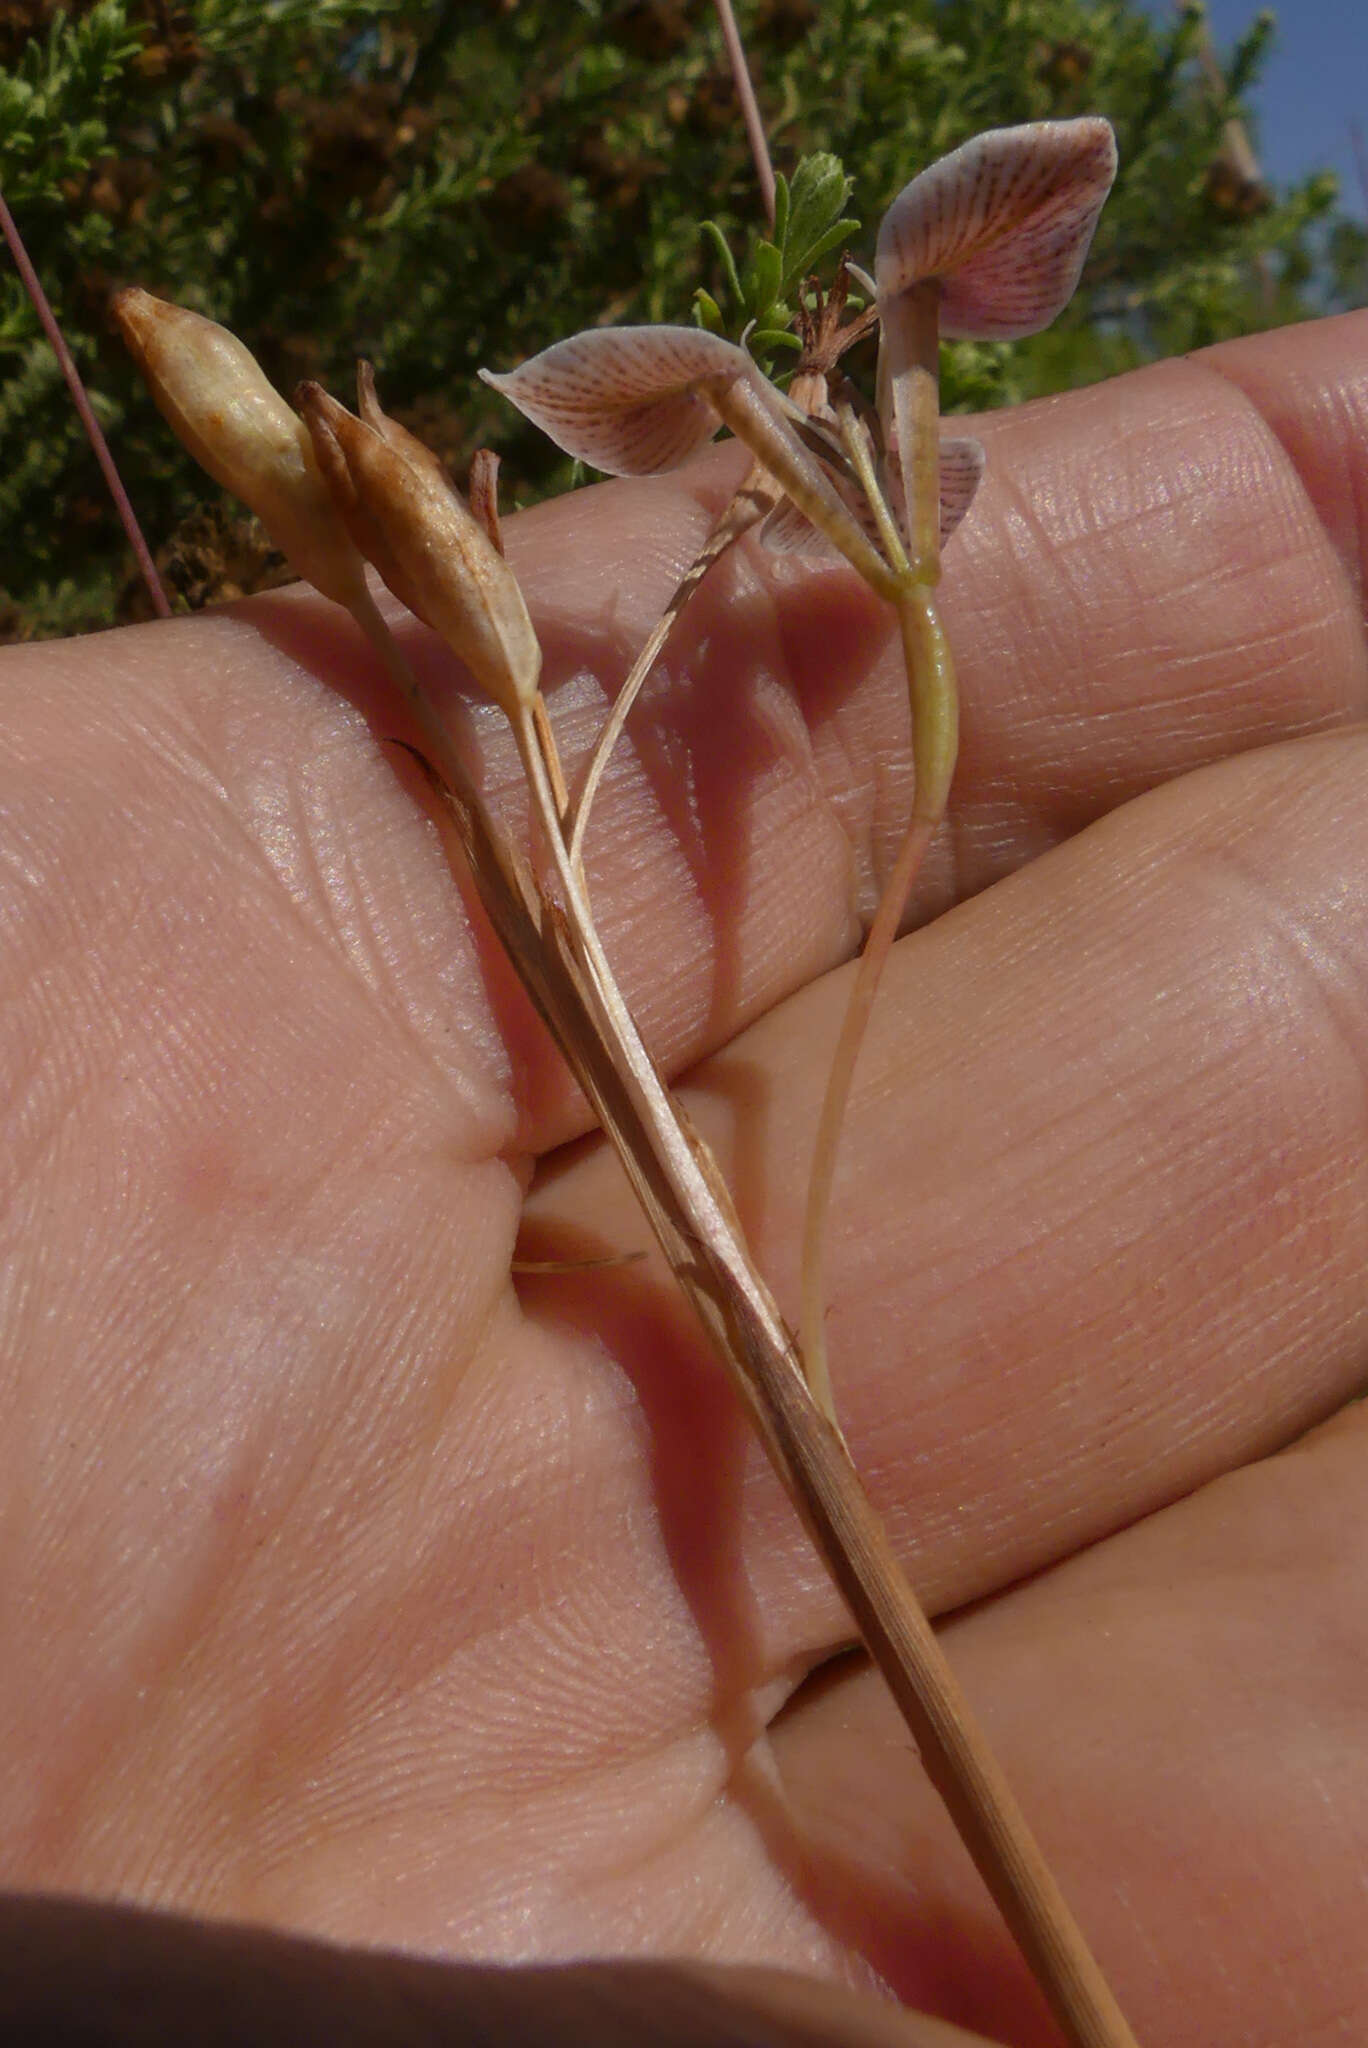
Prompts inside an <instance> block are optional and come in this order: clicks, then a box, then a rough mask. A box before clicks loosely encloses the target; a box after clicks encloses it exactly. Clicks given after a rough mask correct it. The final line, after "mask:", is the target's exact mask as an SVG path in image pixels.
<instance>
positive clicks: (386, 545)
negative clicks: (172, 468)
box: [296, 374, 541, 718]
mask: <svg viewBox="0 0 1368 2048" xmlns="http://www.w3.org/2000/svg"><path fill="white" fill-rule="evenodd" d="M361 391H362V404H363V406H364V407H365V409H366V412H367V418H366V419H364V420H359V419H357V417H356V416H355V414H354V413H350V412H348V411H347V408H346V406H345V405H339V404H338V402H337V400H336V399H335V398H330V397H329V395H328V393H327V392H326V391H325V390H324V389H323V387H322V386H321V385H320V384H301V385H300V387H299V390H298V392H297V393H296V402H297V404H298V406H299V409H300V411H301V412H302V414H303V415H304V419H305V422H306V424H307V427H308V431H309V433H310V434H311V436H312V437H313V445H314V450H315V453H316V455H317V459H318V465H319V468H320V470H321V471H322V473H323V476H324V477H325V479H326V481H327V485H328V489H329V490H330V491H331V492H332V495H333V500H334V502H335V504H336V506H337V509H338V513H339V515H340V516H341V518H342V520H343V522H344V523H345V525H346V528H347V531H348V533H349V534H350V535H351V538H352V540H353V541H354V542H355V543H356V546H357V547H358V548H359V549H360V550H361V552H362V554H363V555H365V557H366V558H367V560H368V561H370V562H372V563H373V564H374V565H375V567H376V568H377V569H378V570H379V571H380V574H381V576H382V577H383V578H384V580H385V582H386V584H387V585H388V586H389V588H390V589H391V590H392V591H393V592H394V594H395V596H396V597H397V598H399V599H400V600H401V602H402V603H404V604H406V605H407V606H408V608H409V610H410V611H411V612H415V613H416V614H417V615H418V617H419V618H420V619H422V620H423V622H424V623H425V624H426V625H428V626H431V628H432V629H433V631H434V632H435V633H438V634H440V635H441V637H442V639H443V640H445V642H446V644H447V646H448V647H449V648H450V649H451V651H452V653H453V654H455V655H457V656H459V658H460V659H461V660H462V661H463V662H464V663H465V665H466V667H467V668H468V669H469V670H470V672H471V674H472V675H473V676H474V677H475V680H476V681H477V682H478V683H479V684H480V686H481V688H482V689H484V690H485V691H487V692H488V694H489V695H490V696H491V697H492V698H493V699H494V702H495V703H496V704H498V705H499V707H500V708H501V710H503V711H504V712H505V713H506V715H507V716H508V717H509V718H517V717H519V716H520V715H521V714H522V713H523V712H525V711H526V709H527V708H528V707H529V706H530V705H531V703H532V702H533V700H534V698H535V697H536V695H537V687H538V682H539V680H540V676H541V649H540V647H539V646H538V645H537V636H536V634H535V633H534V632H533V630H532V621H531V620H530V619H529V617H528V616H527V607H526V605H525V604H524V603H523V596H522V592H521V591H520V590H519V588H518V584H517V580H516V578H515V577H514V575H513V571H512V570H511V569H510V568H509V566H508V564H507V563H506V562H505V561H504V559H503V556H502V555H501V554H499V552H498V550H497V549H496V548H495V547H494V546H493V544H492V543H491V542H490V540H489V538H488V537H487V535H486V534H485V533H484V531H483V529H482V528H481V527H480V526H479V525H478V523H477V522H476V521H475V520H474V519H473V518H472V517H471V514H470V512H469V511H468V510H467V508H466V506H465V504H464V503H463V501H462V499H461V496H460V494H459V492H458V491H456V489H455V488H454V487H453V485H452V484H451V482H450V480H449V479H448V477H447V475H446V472H445V470H444V469H443V468H442V465H441V463H440V462H439V461H438V460H437V457H436V456H435V455H433V454H432V452H431V451H430V450H429V449H427V448H425V447H424V446H423V444H422V442H421V441H418V440H417V439H415V437H414V436H413V435H412V434H410V433H409V432H408V431H407V429H405V428H403V427H401V426H400V425H399V423H398V421H397V420H391V419H388V418H387V417H386V415H385V414H384V413H382V412H381V411H380V408H379V405H378V403H377V402H376V401H375V395H374V391H373V389H372V388H370V387H369V385H368V383H367V381H366V379H365V377H364V374H363V378H362V385H361Z"/></svg>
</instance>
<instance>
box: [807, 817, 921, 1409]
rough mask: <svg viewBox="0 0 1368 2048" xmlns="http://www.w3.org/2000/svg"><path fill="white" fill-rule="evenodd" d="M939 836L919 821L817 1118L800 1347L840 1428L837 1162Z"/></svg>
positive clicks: (861, 972)
mask: <svg viewBox="0 0 1368 2048" xmlns="http://www.w3.org/2000/svg"><path fill="white" fill-rule="evenodd" d="M934 830H935V826H934V825H933V824H932V822H931V821H930V820H929V819H927V818H913V819H912V821H911V823H910V824H909V825H908V828H907V831H906V833H905V834H904V836H903V843H902V846H901V848H900V849H899V853H898V858H897V860H896V861H895V863H894V866H893V871H892V873H891V874H890V875H889V877H888V881H887V883H886V884H885V887H884V891H883V894H882V896H881V897H880V898H879V907H878V909H877V911H876V912H875V915H874V922H873V924H872V925H871V926H870V928H869V936H868V938H867V939H866V940H865V944H864V949H863V951H862V952H861V954H860V960H859V965H858V966H857V968H856V970H855V982H854V986H853V987H852V989H851V991H850V997H849V1000H848V1001H847V1003H846V1010H845V1015H844V1016H843V1017H842V1019H841V1029H840V1033H839V1035H838V1037H837V1040H836V1050H835V1052H834V1053H833V1054H832V1057H831V1068H830V1071H829V1072H828V1074H827V1080H826V1088H825V1091H824V1093H823V1095H822V1107H821V1111H820V1113H819V1115H818V1118H817V1135H816V1137H815V1138H814V1140H813V1145H812V1165H811V1168H810V1169H809V1174H808V1196H807V1208H806V1211H805V1214H804V1217H803V1285H802V1306H801V1310H800V1321H799V1325H798V1333H799V1334H798V1348H799V1351H800V1352H801V1354H802V1359H803V1364H804V1366H805V1367H806V1369H807V1378H808V1385H809V1386H810V1387H811V1389H812V1392H813V1397H814V1399H815V1400H816V1401H817V1402H818V1403H819V1404H820V1406H821V1408H822V1410H823V1413H824V1414H826V1415H828V1416H830V1418H831V1420H832V1421H833V1422H834V1421H835V1420H836V1406H835V1398H834V1395H833V1391H832V1385H831V1367H830V1364H829V1363H828V1359H827V1341H826V1301H827V1278H826V1252H827V1240H828V1237H829V1236H830V1232H829V1230H828V1228H827V1224H828V1218H829V1216H830V1213H831V1196H832V1190H833V1187H834V1185H835V1179H836V1159H837V1154H838V1152H839V1149H840V1143H841V1130H842V1126H843V1125H844V1123H845V1113H846V1108H847V1106H848V1104H849V1101H850V1089H851V1083H852V1082H853V1080H854V1078H855V1063H856V1061H857V1060H858V1059H859V1057H860V1051H861V1048H862V1047H863V1045H864V1041H865V1034H866V1032H867V1030H868V1028H869V1018H870V1012H871V1011H872V1010H873V1007H874V998H875V996H876V995H877V994H878V993H879V983H880V982H881V980H882V979H883V971H884V968H885V966H886V965H887V962H888V955H889V953H890V951H891V950H892V946H893V941H894V939H895V938H896V937H897V936H898V925H899V923H900V921H901V919H902V914H903V908H904V906H905V904H906V902H907V898H908V894H909V892H910V891H911V888H912V884H913V882H914V881H915V879H916V875H917V870H918V868H919V867H920V866H921V861H922V855H923V854H924V853H925V851H926V848H927V845H928V844H929V842H930V839H931V835H932V833H933V832H934Z"/></svg>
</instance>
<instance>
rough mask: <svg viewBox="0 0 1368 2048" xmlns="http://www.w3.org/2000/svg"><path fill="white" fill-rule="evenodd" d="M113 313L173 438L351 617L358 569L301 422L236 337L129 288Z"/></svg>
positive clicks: (358, 589) (362, 576)
mask: <svg viewBox="0 0 1368 2048" xmlns="http://www.w3.org/2000/svg"><path fill="white" fill-rule="evenodd" d="M112 311H113V313H114V317H115V319H116V320H117V321H118V323H119V327H120V330H121V331H122V334H123V338H124V340H125V342H126V343H127V345H128V349H129V352H130V353H131V355H132V356H133V359H134V361H135V362H136V363H137V365H138V368H139V370H140V371H141V372H142V375H143V378H144V380H145V381H146V384H147V387H148V389H149V391H150V392H151V393H152V396H153V398H154V399H155V400H156V403H157V405H158V407H159V408H160V410H161V412H162V413H163V415H164V416H165V418H166V420H167V422H168V424H169V425H170V427H171V428H172V431H173V432H174V433H175V435H176V437H177V439H178V440H179V441H181V442H182V444H183V445H184V446H185V447H186V448H187V449H188V450H189V452H190V454H191V455H193V456H194V458H195V460H196V462H198V463H199V465H200V467H201V468H202V469H204V470H207V471H208V473H209V475H210V476H211V477H213V479H214V481H215V482H216V483H220V484H222V485H223V487H224V489H225V490H228V491H232V493H233V494H234V496H235V497H238V498H241V499H242V501H243V503H244V504H246V505H250V506H251V508H252V510H253V511H254V512H255V513H256V515H257V517H258V518H259V519H260V520H261V523H262V525H263V526H264V527H265V528H266V530H267V532H268V533H269V534H270V536H271V538H272V540H273V541H274V542H275V544H276V546H277V547H278V548H279V549H280V550H281V552H282V554H284V556H285V557H286V559H287V560H288V562H289V563H290V566H291V567H292V568H293V569H295V570H296V571H297V572H298V573H299V575H301V576H303V577H304V578H305V579H306V581H308V582H310V583H312V584H313V585H314V587H315V588H316V589H318V590H321V591H322V592H323V594H324V596H325V597H330V598H332V599H333V600H334V601H335V602H336V603H337V604H342V605H345V606H346V607H347V609H348V610H349V611H351V610H354V609H355V608H356V606H357V605H358V603H363V602H365V601H366V572H365V566H364V564H363V562H362V560H361V557H360V555H359V554H358V552H357V550H356V548H355V547H354V546H353V544H352V542H351V540H350V539H349V537H348V535H347V532H346V529H345V527H344V526H343V524H342V521H341V519H340V518H339V517H338V514H337V511H336V509H335V507H334V505H333V501H332V498H331V496H330V495H329V492H328V488H327V486H326V484H325V483H324V481H323V478H322V476H321V475H320V473H319V469H318V464H317V462H316V461H315V459H314V452H313V445H312V443H311V441H310V439H309V436H308V433H307V432H306V430H305V427H304V423H303V421H302V420H300V419H299V417H298V416H297V415H296V414H295V413H293V412H292V411H291V410H290V408H289V406H288V405H287V404H286V403H285V400H284V399H283V398H282V397H281V396H280V393H279V392H278V391H277V390H276V389H275V387H274V386H273V385H272V384H271V383H270V382H269V381H268V379H267V378H266V376H265V374H264V373H263V371H262V369H261V366H260V364H259V363H258V362H257V360H256V358H255V356H253V355H252V353H251V351H250V350H249V349H248V348H247V347H245V345H244V344H243V343H242V342H240V341H239V340H238V338H237V336H236V335H235V334H230V333H229V331H228V329H227V328H226V327H220V326H219V325H218V324H217V322H216V321H213V320H206V319H205V318H204V316H203V314H201V313H192V312H191V311H190V310H189V308H188V307H185V306H173V305H171V304H170V303H169V302H168V301H167V300H165V299H158V298H154V297H153V295H152V293H151V292H145V291H141V290H139V289H138V288H137V287H135V286H130V287H129V288H128V289H127V290H125V291H121V292H119V293H117V294H116V296H115V298H114V300H113V305H112Z"/></svg>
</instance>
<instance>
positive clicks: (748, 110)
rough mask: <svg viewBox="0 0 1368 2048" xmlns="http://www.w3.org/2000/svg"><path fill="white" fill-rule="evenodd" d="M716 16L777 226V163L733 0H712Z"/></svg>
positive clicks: (769, 218) (762, 185)
mask: <svg viewBox="0 0 1368 2048" xmlns="http://www.w3.org/2000/svg"><path fill="white" fill-rule="evenodd" d="M713 6H714V7H715V8H716V9H717V18H718V20H719V21H720V22H721V24H722V40H723V42H724V43H725V44H726V46H727V62H728V63H729V64H730V65H731V74H732V78H733V80H734V81H735V84H736V97H737V99H738V100H739V101H740V102H741V117H742V119H743V120H744V121H745V124H746V140H747V141H748V142H749V144H750V153H751V157H752V159H753V161H754V163H755V176H756V180H757V182H758V183H759V186H760V198H761V200H762V202H763V204H764V208H765V218H766V220H767V221H768V222H769V224H770V226H771V228H772V227H773V226H774V165H773V164H772V163H771V162H770V153H769V143H768V142H767V140H766V139H765V124H764V122H763V121H762V120H761V118H760V107H759V103H758V102H757V100H756V97H755V87H754V86H753V85H752V84H751V75H750V71H749V69H748V68H747V65H746V50H745V45H744V44H743V43H742V41H741V31H740V29H739V28H738V27H737V26H736V16H735V15H734V14H733V13H732V4H731V0H713Z"/></svg>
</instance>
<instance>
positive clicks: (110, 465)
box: [0, 192, 171, 619]
mask: <svg viewBox="0 0 1368 2048" xmlns="http://www.w3.org/2000/svg"><path fill="white" fill-rule="evenodd" d="M0 230H3V232H4V237H5V240H6V241H7V242H8V244H9V252H10V255H11V256H12V257H13V258H14V267H15V269H16V270H17V271H18V273H19V276H20V280H21V282H22V283H23V287H24V290H25V291H26V292H27V293H28V295H29V297H30V298H31V299H32V301H33V310H34V311H35V313H36V314H37V315H38V319H39V322H40V324H41V326H42V329H43V332H44V334H45V335H46V336H47V338H48V340H49V341H50V342H51V344H52V352H53V354H54V355H55V356H56V358H57V367H58V368H59V369H60V371H61V373H62V375H63V376H64V377H65V378H66V382H67V389H68V391H70V393H71V402H72V404H73V405H74V406H75V408H76V411H77V413H78V414H79V416H80V421H81V425H82V426H83V427H84V428H85V431H86V439H87V440H88V441H89V442H90V445H91V447H92V448H93V449H94V451H95V460H96V461H97V462H98V463H99V465H100V472H101V474H102V475H103V477H104V480H105V483H106V484H107V486H108V488H109V495H110V497H111V498H112V499H113V500H114V509H115V511H116V512H117V513H118V515H119V522H120V524H121V525H122V527H123V530H124V532H125V533H126V534H127V536H128V544H129V546H130V547H131V548H132V550H133V554H134V557H135V559H136V561H137V564H138V569H139V572H140V573H141V576H142V580H143V582H144V583H145V584H146V585H147V594H148V596H149V597H150V598H151V600H152V609H153V610H154V611H155V612H156V614H157V617H158V618H159V619H169V618H170V616H171V606H170V604H169V602H168V600H167V596H166V592H165V591H164V590H163V589H162V582H161V578H160V576H158V574H157V565H156V563H155V562H154V561H153V560H152V555H151V551H150V549H149V548H148V545H147V542H146V541H145V540H144V539H143V534H142V528H141V527H140V526H139V524H138V517H137V514H136V513H135V512H134V510H133V507H132V504H131V503H130V502H129V496H128V493H127V491H126V490H125V489H124V487H123V479H122V478H121V477H120V475H119V472H118V470H117V469H116V468H115V466H114V457H113V456H112V455H111V454H110V452H109V443H108V442H107V441H106V440H105V437H104V434H103V433H102V432H101V429H100V422H99V421H98V420H97V419H96V417H95V412H94V408H93V407H92V405H91V403H90V399H89V398H88V397H87V395H86V388H85V385H84V384H83V383H82V382H81V373H80V371H79V370H78V369H77V367H76V363H75V359H74V357H73V356H72V353H71V350H70V349H69V348H68V347H67V345H66V342H65V340H64V339H63V336H62V330H61V328H60V327H59V326H58V325H57V315H56V314H55V313H54V312H53V310H52V308H51V306H50V305H49V304H48V298H47V293H46V292H45V291H44V290H43V287H42V285H41V284H40V283H39V282H38V273H37V271H36V270H35V269H34V267H33V264H32V263H31V262H30V260H29V253H28V250H27V249H26V248H25V247H24V238H23V236H22V235H21V234H20V232H19V229H18V226H17V224H16V222H15V219H14V215H13V214H12V213H11V212H10V210H9V207H8V206H7V205H6V204H5V196H4V194H3V193H2V192H0Z"/></svg>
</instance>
